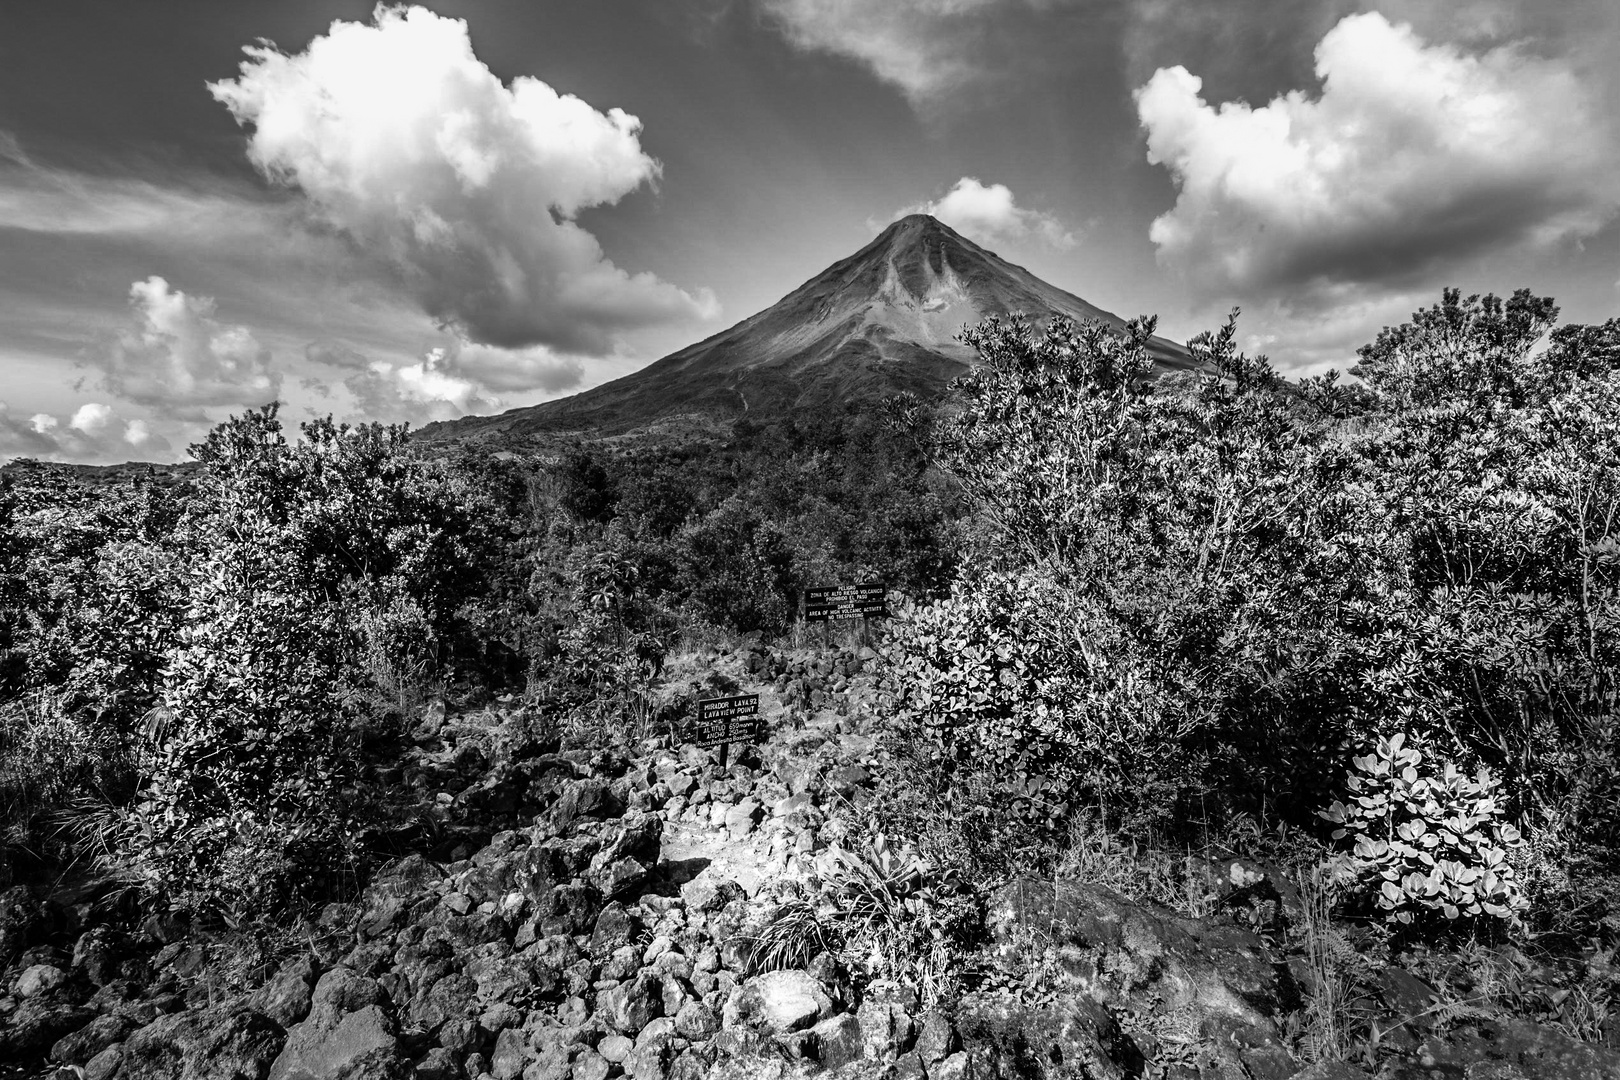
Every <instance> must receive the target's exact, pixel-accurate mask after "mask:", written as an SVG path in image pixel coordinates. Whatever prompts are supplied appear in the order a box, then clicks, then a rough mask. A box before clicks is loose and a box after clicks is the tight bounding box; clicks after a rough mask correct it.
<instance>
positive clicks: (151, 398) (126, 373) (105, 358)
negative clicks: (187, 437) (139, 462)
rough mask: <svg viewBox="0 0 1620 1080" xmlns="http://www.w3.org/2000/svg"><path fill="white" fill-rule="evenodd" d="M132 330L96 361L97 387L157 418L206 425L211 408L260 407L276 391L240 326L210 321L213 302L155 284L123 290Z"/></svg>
mask: <svg viewBox="0 0 1620 1080" xmlns="http://www.w3.org/2000/svg"><path fill="white" fill-rule="evenodd" d="M129 301H130V306H131V308H133V309H134V314H135V319H134V325H133V326H131V327H129V328H127V329H125V330H123V331H122V332H120V333H119V334H118V336H117V338H116V340H114V341H113V343H112V344H111V346H110V347H109V348H107V349H105V350H104V351H102V352H101V354H100V355H99V356H98V357H96V358H95V360H94V362H95V363H96V365H97V366H99V367H100V368H101V372H102V386H103V388H104V389H106V390H107V391H108V392H109V393H113V394H116V395H118V396H119V397H121V398H123V399H124V400H126V401H132V402H135V403H137V404H140V405H146V406H149V407H150V408H151V409H152V410H153V411H154V412H156V413H158V414H159V415H160V416H170V417H179V418H183V419H189V420H200V419H203V418H204V413H203V410H204V409H205V408H207V407H208V406H217V405H262V404H264V403H266V402H268V401H273V400H275V398H276V397H277V396H278V395H279V393H280V390H281V374H280V373H279V372H277V371H274V370H272V368H271V366H270V350H269V349H267V348H265V347H263V346H262V345H260V344H259V342H258V339H256V338H255V337H254V336H253V333H252V332H251V331H250V330H248V328H247V327H245V326H230V325H226V324H224V323H222V322H220V321H219V320H218V319H216V318H215V317H214V300H213V298H212V297H208V296H187V295H186V294H185V293H183V292H181V291H180V290H179V289H173V288H170V286H169V283H168V282H167V281H165V280H163V279H162V278H160V277H156V276H154V277H149V278H147V279H146V280H144V281H137V282H135V283H134V284H133V285H131V286H130V287H129Z"/></svg>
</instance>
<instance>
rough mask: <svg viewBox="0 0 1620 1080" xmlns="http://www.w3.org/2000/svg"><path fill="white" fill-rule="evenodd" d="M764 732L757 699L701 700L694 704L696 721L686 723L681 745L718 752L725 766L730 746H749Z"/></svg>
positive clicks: (739, 697)
mask: <svg viewBox="0 0 1620 1080" xmlns="http://www.w3.org/2000/svg"><path fill="white" fill-rule="evenodd" d="M764 731H765V722H764V721H763V720H762V719H761V718H760V715H759V695H758V694H740V695H738V696H736V697H722V698H704V699H703V700H702V701H699V702H698V711H697V717H696V718H695V719H692V720H688V721H687V722H686V731H685V732H684V736H685V741H686V742H688V743H691V744H692V745H693V746H701V747H703V748H704V749H705V750H712V749H714V748H715V747H717V746H718V747H719V748H720V762H721V764H722V765H724V764H725V760H726V757H727V756H728V748H729V747H730V746H731V744H732V743H750V742H753V741H754V740H755V739H757V738H759V737H760V735H762V734H763V733H764Z"/></svg>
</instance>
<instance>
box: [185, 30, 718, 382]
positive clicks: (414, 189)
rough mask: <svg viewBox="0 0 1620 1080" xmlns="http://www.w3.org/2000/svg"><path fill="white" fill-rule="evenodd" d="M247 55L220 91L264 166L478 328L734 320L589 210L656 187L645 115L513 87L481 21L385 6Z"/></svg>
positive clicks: (605, 328) (542, 340) (605, 327)
mask: <svg viewBox="0 0 1620 1080" xmlns="http://www.w3.org/2000/svg"><path fill="white" fill-rule="evenodd" d="M246 52H247V54H248V59H247V60H246V61H244V62H243V64H242V66H241V74H240V76H239V77H238V78H236V79H232V80H225V81H221V82H217V83H211V84H209V89H210V90H211V91H212V93H213V94H214V96H215V97H216V98H217V99H218V100H219V101H220V102H221V103H222V104H224V105H225V106H226V107H227V108H229V109H230V111H231V113H232V115H233V116H235V117H236V119H237V120H238V121H239V122H240V123H242V124H243V125H245V126H248V127H250V128H252V134H251V135H250V137H249V143H248V154H249V157H250V158H251V159H252V161H253V162H254V164H255V165H257V166H258V167H259V169H260V170H262V172H263V173H264V174H265V176H267V177H268V178H270V179H271V180H272V181H274V182H276V183H278V184H282V185H285V186H286V187H288V188H291V189H294V190H296V191H298V192H300V193H302V195H303V196H304V197H305V199H307V201H308V205H309V207H310V208H311V210H312V211H313V212H314V213H315V214H317V215H318V216H319V217H320V218H321V219H322V220H323V221H325V222H326V223H327V224H328V225H330V226H331V227H333V228H335V229H337V230H339V231H340V232H341V233H342V234H343V235H345V236H346V237H348V238H349V239H350V240H351V241H352V242H353V243H354V244H355V245H356V247H357V248H358V250H359V251H360V252H362V253H363V255H364V256H365V257H366V258H367V259H368V261H370V262H371V263H372V265H373V266H375V267H376V268H377V269H378V270H379V271H380V272H382V273H383V274H384V275H385V276H386V277H388V278H389V279H390V280H392V281H393V282H394V283H395V284H396V285H397V287H398V288H400V289H402V290H403V291H404V292H405V293H406V294H408V295H410V296H412V297H413V298H415V300H416V301H417V302H418V303H420V304H421V306H422V308H423V310H425V311H426V312H427V313H428V314H429V315H431V316H432V317H434V318H435V319H438V320H441V321H442V322H444V323H446V324H449V325H452V326H454V327H456V328H457V329H458V330H459V331H460V332H461V333H462V334H463V335H464V336H465V337H466V338H467V339H468V340H471V341H477V342H482V343H485V344H491V345H499V346H504V347H521V346H528V345H535V344H545V345H549V346H552V347H556V348H562V349H566V350H569V351H575V352H583V353H597V354H604V353H608V352H611V351H612V350H613V348H614V346H615V342H616V341H617V340H618V336H619V335H620V334H621V333H623V332H625V331H629V330H635V329H638V328H643V327H647V326H654V325H660V324H668V323H682V322H702V321H705V320H709V319H713V318H715V317H716V316H717V315H718V314H719V306H718V303H717V302H716V300H715V298H714V296H713V294H712V293H711V292H709V291H707V290H699V291H697V292H695V293H691V292H687V291H685V290H683V289H680V288H678V287H676V286H674V285H672V284H669V283H668V282H664V281H662V280H660V279H658V278H657V277H655V276H653V275H652V274H649V273H635V274H632V273H630V272H628V271H626V270H623V269H621V268H620V267H618V266H616V265H614V263H613V262H611V261H610V260H609V259H608V258H607V257H606V255H605V254H604V252H603V250H602V248H601V245H600V244H599V243H598V242H597V240H596V238H595V237H594V236H593V235H592V234H591V233H589V232H587V231H586V230H585V229H584V228H583V227H582V226H580V225H579V223H578V222H577V220H576V217H577V215H578V214H579V213H580V212H581V211H582V210H585V209H587V208H590V207H596V206H604V205H609V204H612V203H615V202H618V201H619V200H620V199H622V198H623V197H624V196H626V195H628V194H630V193H631V192H633V191H636V190H637V189H639V188H642V187H644V186H648V185H651V184H653V183H654V182H656V180H657V178H658V175H659V172H660V168H661V166H660V165H659V164H658V162H657V161H655V160H654V159H653V158H652V157H651V156H649V155H648V154H647V153H646V152H645V151H644V150H643V149H642V147H641V143H640V139H639V133H640V130H641V122H640V121H639V120H638V119H637V118H636V117H634V116H631V115H630V114H628V113H626V112H624V111H623V110H621V109H608V110H607V111H605V112H603V111H599V110H597V109H596V108H595V107H593V106H591V105H590V104H588V103H586V102H584V101H582V100H581V99H579V98H577V97H574V96H572V95H569V94H560V93H558V92H557V91H556V90H554V89H553V88H552V87H551V86H549V85H547V84H546V83H544V82H542V81H541V80H539V79H537V78H533V77H529V76H521V77H519V78H516V79H514V80H512V82H511V84H510V85H506V84H503V83H502V82H501V80H500V79H499V78H498V77H497V76H496V75H495V74H494V73H493V72H491V71H490V70H489V68H488V67H487V66H486V65H485V64H484V63H483V61H481V60H480V59H478V57H477V56H476V55H475V54H474V52H473V47H472V42H471V40H470V38H469V36H468V30H467V24H466V23H465V22H462V21H461V20H457V19H447V18H441V17H440V16H438V15H435V14H433V13H432V12H430V11H427V10H426V9H424V8H419V7H412V8H408V9H402V8H391V7H386V6H379V7H378V8H377V11H376V13H375V16H374V19H373V21H372V22H371V23H370V24H362V23H349V22H341V21H339V22H334V23H333V24H332V25H331V28H330V29H329V30H328V31H327V33H326V34H325V35H322V36H319V37H316V38H315V39H314V40H313V41H311V42H310V43H309V45H308V46H307V47H306V48H305V49H304V50H303V51H301V52H298V53H295V54H290V55H289V54H286V53H282V52H279V51H277V50H275V49H274V48H272V47H270V46H268V45H260V46H250V47H248V48H247V49H246Z"/></svg>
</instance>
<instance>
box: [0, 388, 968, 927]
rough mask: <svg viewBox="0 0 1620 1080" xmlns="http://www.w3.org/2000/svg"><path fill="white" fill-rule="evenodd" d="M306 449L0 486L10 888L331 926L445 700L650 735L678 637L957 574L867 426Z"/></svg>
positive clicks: (224, 433)
mask: <svg viewBox="0 0 1620 1080" xmlns="http://www.w3.org/2000/svg"><path fill="white" fill-rule="evenodd" d="M301 436H302V437H301V438H299V439H297V440H288V439H287V438H286V437H285V435H284V434H283V431H282V427H281V423H280V421H279V419H278V417H277V409H276V408H275V407H274V406H270V407H268V408H265V409H260V410H252V411H249V412H248V413H246V414H244V415H242V416H240V417H235V418H233V419H232V420H230V421H229V422H227V423H225V424H222V425H220V426H219V427H218V428H216V429H215V430H214V431H212V432H211V433H210V434H209V435H208V437H207V438H206V439H205V440H204V441H203V442H202V443H199V444H198V445H196V446H194V447H192V455H193V457H194V458H195V465H194V466H190V467H187V468H186V469H183V470H180V471H178V472H176V473H173V474H169V475H165V476H161V477H160V476H158V475H156V474H152V475H149V476H144V477H137V478H136V479H135V480H134V481H133V482H132V483H127V482H120V481H117V480H108V479H105V478H103V481H104V482H102V483H99V484H97V483H93V482H86V480H85V478H84V476H83V475H82V474H75V473H74V472H72V471H70V470H66V469H59V468H53V467H48V466H41V465H38V464H35V463H28V462H24V463H19V464H17V465H13V466H12V467H10V468H8V469H7V470H6V472H5V473H4V474H3V475H4V479H3V486H0V680H3V682H0V802H3V810H4V819H5V822H6V833H5V836H4V837H3V838H0V840H3V842H0V856H3V858H0V879H4V878H6V877H10V876H14V875H16V874H18V873H25V872H28V871H29V870H30V869H31V868H35V869H37V868H39V867H41V866H45V865H51V864H55V865H59V864H60V863H61V861H62V860H64V859H72V858H75V857H83V856H84V855H86V854H91V853H99V857H100V859H101V861H102V863H103V865H104V866H105V867H106V868H108V869H111V870H114V871H115V872H117V873H119V874H121V875H122V876H124V877H125V878H126V879H127V880H128V881H129V882H130V883H131V884H132V885H133V886H135V887H136V888H137V889H138V890H139V893H140V894H141V895H142V896H143V897H144V898H145V899H146V900H147V901H148V902H150V903H154V904H157V905H160V906H169V907H177V908H180V909H183V910H187V911H189V912H192V913H193V914H197V915H201V916H204V917H208V918H213V917H223V918H225V919H226V920H229V921H234V920H238V919H240V918H241V917H242V916H243V915H244V914H246V913H248V912H269V911H274V910H276V909H278V908H279V907H281V906H283V905H286V904H289V903H294V904H296V903H298V902H300V901H302V900H306V899H312V898H315V897H318V896H321V895H328V894H330V893H331V892H332V890H333V888H334V887H335V886H340V885H341V884H342V883H343V881H344V880H346V879H347V880H354V879H357V878H358V877H359V876H360V875H361V874H363V872H364V868H365V863H366V860H367V858H368V855H369V854H370V853H369V852H368V851H367V850H365V846H364V843H363V842H362V840H363V837H364V835H365V834H366V826H367V825H368V824H370V823H371V820H370V819H371V817H372V815H373V809H374V807H373V804H374V803H375V802H376V799H374V798H373V797H372V796H373V795H374V794H376V793H374V792H368V790H367V785H366V783H365V776H364V768H363V765H364V762H365V760H366V754H365V752H364V745H363V744H364V743H365V742H366V740H368V739H370V740H371V741H373V742H376V741H378V739H379V737H383V741H384V742H385V741H386V738H385V737H386V735H387V733H388V730H389V729H390V728H391V727H392V728H394V729H396V730H397V729H398V728H399V726H400V725H401V724H403V723H404V722H405V720H406V718H407V712H408V711H409V707H411V706H413V705H415V704H417V703H419V702H420V701H422V700H423V699H424V698H426V697H434V696H438V695H440V694H442V693H444V692H446V691H448V692H450V693H451V694H452V695H453V696H458V697H459V698H460V699H461V700H464V701H468V702H472V703H476V702H477V701H478V700H480V699H487V698H488V697H489V696H490V695H491V694H494V693H502V692H520V691H521V692H526V693H527V694H528V695H529V696H530V698H531V700H533V701H534V702H536V703H537V704H539V705H541V706H542V708H543V709H544V710H546V711H547V713H548V715H550V716H551V718H552V722H555V721H556V719H557V717H559V716H570V717H573V718H574V720H575V721H577V722H582V723H593V724H597V725H601V727H602V729H603V730H605V731H618V732H621V733H622V732H623V731H625V730H632V731H633V730H635V729H636V726H635V724H634V723H633V721H635V720H637V719H639V720H640V721H642V722H644V723H645V722H647V721H649V720H650V714H649V705H650V703H649V690H650V687H651V685H652V682H653V680H654V679H655V678H656V676H657V674H658V672H659V670H660V669H661V666H662V663H663V659H664V656H665V655H666V654H667V653H668V651H669V650H670V649H671V648H672V647H674V646H675V645H676V644H677V642H678V641H679V640H680V639H681V638H682V637H683V636H693V635H695V636H697V637H702V636H703V635H705V634H713V633H748V632H756V633H758V632H763V633H767V634H773V635H774V634H778V633H781V632H783V631H784V630H786V629H787V628H788V627H789V626H790V624H791V623H792V622H793V620H794V618H795V613H796V607H797V603H798V597H799V595H800V593H801V592H802V590H803V588H804V587H805V585H806V584H808V583H814V584H821V583H824V582H826V581H836V580H841V579H845V578H848V577H851V576H860V577H872V576H878V577H885V578H887V579H888V580H890V581H891V582H893V583H894V584H895V585H896V586H897V587H899V588H902V589H905V590H907V591H914V592H921V593H928V592H930V591H937V590H939V589H940V588H942V587H943V584H944V581H945V580H946V578H947V576H948V573H949V570H950V568H951V566H952V562H951V559H952V556H951V554H950V552H951V551H952V550H953V548H954V545H953V543H952V541H951V539H950V531H951V521H952V517H953V504H952V502H951V497H950V496H949V494H948V493H947V492H946V491H945V490H944V487H943V484H942V482H941V480H940V479H939V477H938V476H937V474H936V475H933V476H929V475H928V474H927V473H926V469H925V464H924V462H923V461H922V459H921V457H920V455H919V454H918V453H917V451H916V449H915V448H914V447H912V446H911V445H910V444H909V443H908V442H906V441H904V440H901V439H897V438H895V437H892V436H890V435H889V434H887V432H886V431H885V430H884V429H883V428H882V427H881V426H879V425H877V424H875V423H874V422H873V421H871V420H869V419H862V418H860V417H858V416H851V417H837V416H834V417H824V418H820V419H818V420H816V421H814V422H811V423H803V424H787V425H784V426H781V427H776V428H761V427H758V426H754V425H741V426H740V427H739V429H738V431H737V432H736V433H735V435H734V436H733V437H732V438H730V439H729V440H725V439H713V438H711V439H706V440H694V441H693V442H692V443H690V444H688V445H684V446H675V447H669V446H664V447H651V448H635V447H632V448H629V449H620V450H617V451H614V450H609V449H605V448H604V447H603V446H602V445H600V444H598V445H596V446H585V445H582V444H581V445H574V446H568V447H563V448H562V449H561V452H558V451H557V450H556V448H553V447H537V448H533V450H532V452H530V453H528V454H523V453H511V452H508V453H502V454H490V453H488V452H487V451H473V450H468V451H464V452H462V453H461V454H460V455H459V456H457V457H455V458H453V459H451V460H448V461H435V460H433V459H432V458H430V457H429V456H428V455H426V454H424V453H422V452H420V451H419V450H418V449H417V448H414V447H412V446H411V445H410V443H409V439H408V435H407V433H406V431H405V429H404V428H403V427H385V426H382V425H375V424H373V425H364V426H360V427H353V428H351V427H347V426H339V425H336V424H334V423H333V422H332V421H330V420H317V421H314V422H312V423H308V424H305V425H303V428H302V432H301ZM626 718H629V719H630V720H631V721H632V723H631V725H630V726H629V728H628V729H627V728H626V725H625V723H624V721H625V719H626ZM75 836H77V838H78V839H77V842H75V841H74V837H75Z"/></svg>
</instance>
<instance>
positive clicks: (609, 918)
mask: <svg viewBox="0 0 1620 1080" xmlns="http://www.w3.org/2000/svg"><path fill="white" fill-rule="evenodd" d="M635 935H636V921H635V919H634V917H633V916H632V915H631V914H630V912H629V911H628V910H627V909H626V908H625V906H624V905H623V904H621V903H619V902H618V901H617V900H614V901H612V902H611V903H609V904H608V905H607V906H606V907H604V908H603V909H602V912H601V914H599V915H598V916H597V917H596V925H595V927H594V928H593V929H592V930H591V955H592V956H596V957H605V956H609V955H611V954H612V953H613V952H614V951H615V950H617V949H620V948H623V947H624V946H626V945H628V944H630V942H631V941H632V940H633V939H634V938H635Z"/></svg>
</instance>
